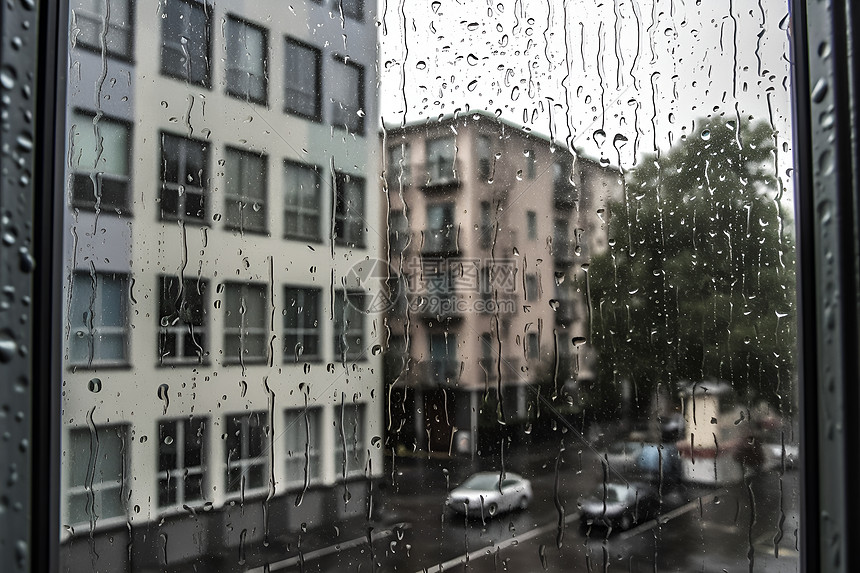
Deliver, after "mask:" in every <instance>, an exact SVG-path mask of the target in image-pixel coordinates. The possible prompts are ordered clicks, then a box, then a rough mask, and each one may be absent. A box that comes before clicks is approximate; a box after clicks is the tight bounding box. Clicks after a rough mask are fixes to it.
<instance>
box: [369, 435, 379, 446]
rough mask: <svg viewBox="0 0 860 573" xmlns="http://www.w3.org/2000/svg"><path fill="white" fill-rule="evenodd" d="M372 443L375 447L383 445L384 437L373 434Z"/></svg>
mask: <svg viewBox="0 0 860 573" xmlns="http://www.w3.org/2000/svg"><path fill="white" fill-rule="evenodd" d="M370 445H371V446H373V447H374V448H379V447H380V446H382V438H380V437H379V436H373V437H372V438H371V439H370Z"/></svg>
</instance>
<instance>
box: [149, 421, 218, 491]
mask: <svg viewBox="0 0 860 573" xmlns="http://www.w3.org/2000/svg"><path fill="white" fill-rule="evenodd" d="M206 430H207V429H206V419H205V418H195V417H192V418H179V419H176V420H162V421H160V422H159V423H158V505H159V507H171V506H179V507H181V506H183V505H189V504H191V503H194V502H199V501H202V500H203V476H204V472H205V469H206V468H205V464H204V450H205V449H206V438H207V432H206Z"/></svg>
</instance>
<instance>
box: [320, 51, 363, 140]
mask: <svg viewBox="0 0 860 573" xmlns="http://www.w3.org/2000/svg"><path fill="white" fill-rule="evenodd" d="M332 59H333V61H334V62H335V64H339V65H342V66H346V67H348V68H354V69H355V70H356V71H358V89H357V92H358V93H357V95H358V102H357V103H356V105H355V106H354V107H355V118H354V119H353V118H352V117H351V115H350V113H349V112H350V111H351V109H352V107H353V106H350V105H349V104H348V102H338V101H335V99H334V98H333V97H332V98H329V100H330V102H331V109H330V116H331V125H332V127H334V128H337V129H343V130H345V131H346V132H347V133H351V134H354V135H359V136H364V134H365V129H366V127H367V125H366V124H367V122H366V121H365V120H366V119H367V110H366V109H365V104H366V97H365V90H366V89H367V78H366V77H365V69H364V65H363V64H360V63H358V62H356V61H355V60H353V59H351V58H348V57H346V56H343V55H340V54H333V55H332ZM330 73H332V74H334V75H335V76H337V70H336V69H335V70H331V71H330ZM359 110H361V111H362V112H364V115H363V116H360V115H358V111H359ZM343 114H345V117H346V118H349V120H351V121H352V122H354V123H350V122H348V121H344V122H341V119H340V116H341V115H343Z"/></svg>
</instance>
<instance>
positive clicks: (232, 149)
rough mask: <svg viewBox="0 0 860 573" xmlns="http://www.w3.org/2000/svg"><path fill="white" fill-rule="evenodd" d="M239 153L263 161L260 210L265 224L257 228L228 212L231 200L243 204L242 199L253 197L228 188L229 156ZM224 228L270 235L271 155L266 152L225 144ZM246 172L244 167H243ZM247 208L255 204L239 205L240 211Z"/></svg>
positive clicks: (244, 156) (240, 155)
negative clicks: (234, 219) (236, 219)
mask: <svg viewBox="0 0 860 573" xmlns="http://www.w3.org/2000/svg"><path fill="white" fill-rule="evenodd" d="M234 153H235V154H237V156H239V157H241V158H243V159H244V158H248V157H253V158H256V159H259V160H260V161H261V162H262V174H263V184H262V187H263V198H262V200H261V201H260V202H261V204H262V207H261V208H260V210H261V211H262V213H263V215H262V217H263V226H262V227H260V228H257V227H255V226H251V227H249V226H247V225H246V224H245V223H243V220H244V218H243V219H242V220H240V221H239V222H238V223H237V222H233V221H231V220H230V214H229V212H228V208H227V206H228V205H229V204H230V203H231V202H235V203H239V204H240V205H241V203H242V200H243V199H244V200H248V199H253V198H252V197H249V196H248V195H237V194H235V193H230V190H229V189H228V184H227V180H228V179H229V178H230V177H231V175H230V164H231V161H230V158H229V157H228V156H229V155H230V154H234ZM224 161H225V164H224V214H223V218H224V228H225V229H230V230H231V231H240V232H241V233H252V234H255V235H263V236H268V235H269V156H268V154H266V153H262V152H256V151H252V150H250V149H245V148H242V147H238V146H235V145H225V146H224ZM243 173H244V169H243ZM243 183H244V181H242V182H240V183H239V185H240V188H242V187H244V184H243ZM204 204H205V203H204ZM245 209H253V206H252V205H251V204H250V203H245V204H244V206H240V207H239V211H240V213H242V212H244V210H245Z"/></svg>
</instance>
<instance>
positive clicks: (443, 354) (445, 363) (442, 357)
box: [430, 332, 460, 384]
mask: <svg viewBox="0 0 860 573" xmlns="http://www.w3.org/2000/svg"><path fill="white" fill-rule="evenodd" d="M459 373H460V359H459V357H458V356H457V335H456V333H453V332H444V333H432V334H430V376H431V378H432V379H433V380H434V381H435V382H437V383H439V384H445V383H452V382H455V381H456V380H457V376H458V375H459Z"/></svg>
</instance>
